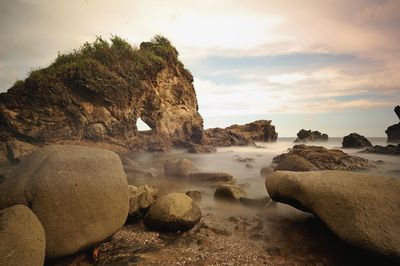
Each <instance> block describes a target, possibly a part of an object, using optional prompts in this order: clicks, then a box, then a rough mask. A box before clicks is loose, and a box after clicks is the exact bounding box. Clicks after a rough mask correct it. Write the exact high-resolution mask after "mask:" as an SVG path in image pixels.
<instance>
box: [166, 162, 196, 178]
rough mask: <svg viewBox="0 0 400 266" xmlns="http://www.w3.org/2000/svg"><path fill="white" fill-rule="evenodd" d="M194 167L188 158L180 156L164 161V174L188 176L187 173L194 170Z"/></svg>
mask: <svg viewBox="0 0 400 266" xmlns="http://www.w3.org/2000/svg"><path fill="white" fill-rule="evenodd" d="M195 171H196V168H195V167H194V166H193V164H192V162H191V161H190V160H189V159H186V158H181V159H177V160H172V161H170V160H167V161H166V162H165V163H164V174H165V176H171V177H188V176H189V174H191V173H192V172H195Z"/></svg>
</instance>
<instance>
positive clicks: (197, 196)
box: [185, 190, 201, 201]
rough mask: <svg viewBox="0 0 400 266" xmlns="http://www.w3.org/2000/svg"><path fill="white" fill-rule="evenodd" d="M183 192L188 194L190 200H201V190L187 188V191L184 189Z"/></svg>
mask: <svg viewBox="0 0 400 266" xmlns="http://www.w3.org/2000/svg"><path fill="white" fill-rule="evenodd" d="M185 194H186V195H188V196H189V197H191V198H192V200H194V201H201V192H200V191H197V190H189V191H186V193H185Z"/></svg>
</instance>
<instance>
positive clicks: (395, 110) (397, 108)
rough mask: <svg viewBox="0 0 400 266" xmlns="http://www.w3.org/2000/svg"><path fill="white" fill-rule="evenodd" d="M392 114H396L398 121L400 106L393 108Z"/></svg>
mask: <svg viewBox="0 0 400 266" xmlns="http://www.w3.org/2000/svg"><path fill="white" fill-rule="evenodd" d="M394 112H395V113H396V115H397V118H398V119H400V106H398V105H397V106H396V107H395V108H394Z"/></svg>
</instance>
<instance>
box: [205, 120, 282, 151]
mask: <svg viewBox="0 0 400 266" xmlns="http://www.w3.org/2000/svg"><path fill="white" fill-rule="evenodd" d="M206 135H207V137H208V138H209V141H210V143H211V144H212V145H215V146H243V145H252V144H254V141H266V142H275V141H276V140H277V138H278V134H277V133H276V132H275V126H273V125H271V120H257V121H254V122H251V123H248V124H245V125H232V126H230V127H227V128H224V129H222V128H211V129H207V130H206Z"/></svg>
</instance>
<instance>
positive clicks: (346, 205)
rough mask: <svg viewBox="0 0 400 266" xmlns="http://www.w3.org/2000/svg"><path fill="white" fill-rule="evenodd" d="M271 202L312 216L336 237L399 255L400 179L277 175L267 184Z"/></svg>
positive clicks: (341, 174) (327, 173)
mask: <svg viewBox="0 0 400 266" xmlns="http://www.w3.org/2000/svg"><path fill="white" fill-rule="evenodd" d="M265 185H266V188H267V190H268V194H269V195H270V196H271V198H272V199H273V200H276V201H279V202H282V203H287V204H290V205H292V206H294V207H295V208H299V209H301V210H306V211H309V212H312V213H314V214H315V215H316V216H317V217H318V218H320V219H321V220H322V221H323V222H324V223H325V224H326V225H327V226H328V227H329V229H331V231H332V232H334V233H335V234H336V235H337V236H339V238H341V239H343V240H345V241H347V242H349V243H351V244H353V245H355V246H358V247H361V248H364V249H369V250H371V251H373V252H376V253H380V254H383V255H387V256H391V257H397V258H399V257H400V226H399V221H400V212H399V211H398V210H399V208H400V193H399V191H400V181H399V180H397V179H395V178H390V177H384V176H371V175H366V174H361V173H354V172H343V171H313V172H302V173H300V172H286V171H277V172H275V173H273V174H272V175H270V176H269V177H268V178H267V179H266V180H265Z"/></svg>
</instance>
